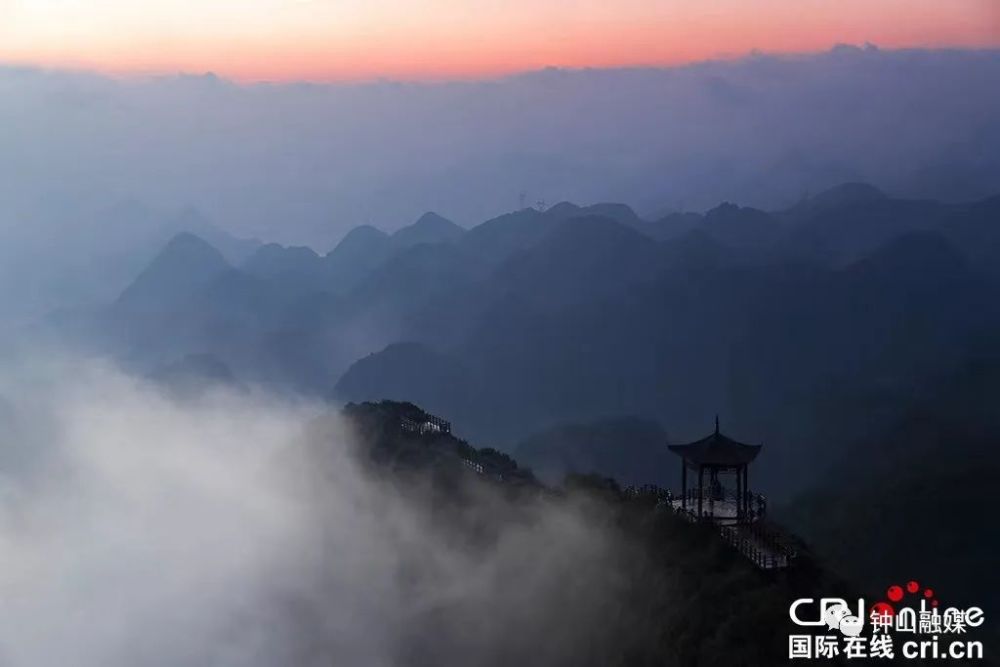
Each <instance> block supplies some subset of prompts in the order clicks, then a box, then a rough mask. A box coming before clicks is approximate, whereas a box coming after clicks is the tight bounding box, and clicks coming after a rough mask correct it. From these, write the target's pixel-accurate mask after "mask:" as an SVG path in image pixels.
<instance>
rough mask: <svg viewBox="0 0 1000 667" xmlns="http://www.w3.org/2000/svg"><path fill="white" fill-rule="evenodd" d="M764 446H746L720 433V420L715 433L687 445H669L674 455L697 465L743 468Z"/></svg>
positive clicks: (717, 421)
mask: <svg viewBox="0 0 1000 667" xmlns="http://www.w3.org/2000/svg"><path fill="white" fill-rule="evenodd" d="M762 446H763V445H746V444H743V443H742V442H737V441H736V440H733V439H732V438H730V437H728V436H725V435H723V434H722V433H720V432H719V419H718V417H716V419H715V433H712V434H711V435H709V436H707V437H704V438H702V439H701V440H696V441H694V442H692V443H689V444H686V445H667V447H668V448H669V449H670V451H672V452H673V453H675V454H677V455H678V456H680V457H682V458H683V459H684V460H685V461H690V462H692V463H695V464H697V465H717V466H741V465H746V464H747V463H750V462H751V461H753V460H754V459H755V458H757V455H758V454H759V453H760V448H761V447H762Z"/></svg>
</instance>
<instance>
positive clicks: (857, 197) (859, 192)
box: [804, 182, 888, 209]
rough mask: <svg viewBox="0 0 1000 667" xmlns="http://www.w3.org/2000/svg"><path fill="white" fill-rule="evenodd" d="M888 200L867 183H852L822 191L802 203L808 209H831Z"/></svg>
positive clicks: (882, 193)
mask: <svg viewBox="0 0 1000 667" xmlns="http://www.w3.org/2000/svg"><path fill="white" fill-rule="evenodd" d="M882 199H888V196H887V195H886V194H885V193H884V192H882V191H881V190H879V189H878V188H876V187H875V186H874V185H870V184H868V183H860V182H852V183H842V184H840V185H836V186H834V187H832V188H830V189H829V190H824V191H823V192H820V193H819V194H818V195H816V196H814V197H810V198H809V199H807V200H806V201H805V202H804V203H805V204H806V205H807V206H809V207H810V208H822V209H827V208H833V207H837V206H848V205H853V204H862V203H867V202H872V201H879V200H882Z"/></svg>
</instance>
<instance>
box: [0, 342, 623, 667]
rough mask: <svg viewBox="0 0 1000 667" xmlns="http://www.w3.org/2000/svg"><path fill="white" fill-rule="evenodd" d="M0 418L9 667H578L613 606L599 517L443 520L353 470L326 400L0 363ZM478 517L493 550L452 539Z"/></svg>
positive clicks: (0, 527)
mask: <svg viewBox="0 0 1000 667" xmlns="http://www.w3.org/2000/svg"><path fill="white" fill-rule="evenodd" d="M0 407H2V409H0V422H2V424H0V428H2V432H3V433H4V438H3V440H2V441H0V443H2V444H0V598H2V600H3V604H0V664H2V665H4V666H5V667H21V666H30V667H63V666H64V665H68V664H72V665H76V666H79V667H91V666H94V667H97V666H101V667H114V666H116V665H121V666H123V667H124V666H126V665H137V664H141V665H147V666H148V665H180V664H190V665H193V664H200V665H278V664H297V665H313V664H316V665H320V664H323V665H328V664H352V665H397V664H441V663H442V662H446V663H453V664H459V663H462V664H501V663H503V662H509V661H510V660H523V659H525V658H526V657H527V656H528V655H536V656H537V655H538V653H537V651H538V650H539V647H543V648H544V650H545V651H547V652H549V653H550V654H549V655H546V656H545V661H547V662H550V663H559V662H564V661H568V660H571V659H579V658H581V657H584V656H583V655H582V654H580V651H581V650H582V649H581V647H580V642H579V641H578V637H579V636H580V635H579V633H580V632H581V631H587V632H593V633H595V634H594V636H595V637H596V636H599V634H600V632H599V630H600V628H599V627H598V626H597V623H596V614H597V613H598V612H599V611H600V610H601V609H602V604H601V602H602V600H604V599H605V597H606V596H609V595H613V594H614V590H615V582H614V579H613V575H612V574H611V571H612V568H609V567H608V566H609V564H610V563H612V562H614V559H615V558H616V556H615V549H614V548H613V547H612V542H611V540H610V539H609V538H608V536H607V535H606V534H605V533H604V532H603V529H602V528H601V527H600V525H601V524H600V522H599V521H593V518H592V517H591V518H586V517H585V516H584V515H583V514H582V513H578V512H577V511H576V510H575V509H573V508H571V507H569V506H568V505H564V504H560V505H552V504H549V503H541V502H539V503H538V504H536V505H531V506H527V507H521V508H519V509H517V510H516V512H515V513H516V514H517V517H516V518H513V517H512V514H511V512H512V511H514V510H512V509H511V508H510V507H509V506H508V505H507V504H505V503H504V502H500V501H499V500H498V499H496V498H493V497H492V496H491V495H490V494H488V493H485V490H484V491H483V493H484V495H483V497H482V499H481V503H482V505H481V506H478V505H477V506H476V507H472V506H470V507H468V508H461V507H457V508H454V512H453V514H452V511H451V510H448V511H445V512H444V513H443V514H441V513H439V515H437V516H435V514H432V513H430V512H428V511H427V508H426V505H425V504H424V503H423V502H422V501H421V492H420V490H419V485H417V486H416V487H410V486H408V485H398V484H395V483H392V482H391V481H388V480H387V479H382V478H381V477H373V476H372V475H371V473H370V472H366V471H365V469H364V467H363V466H359V465H358V463H357V462H356V459H355V458H354V456H353V454H352V451H353V450H352V446H351V444H350V442H351V436H350V433H349V431H348V430H347V429H346V428H345V427H344V425H343V424H341V423H340V422H339V420H338V419H337V418H336V417H335V416H331V415H330V414H328V413H327V414H326V416H325V417H322V419H321V420H320V421H316V419H317V418H318V417H320V416H321V415H323V414H324V413H325V411H324V408H323V407H322V406H318V405H314V404H302V403H297V402H293V401H289V400H286V399H283V398H281V397H275V396H273V395H266V394H263V393H257V392H254V391H249V392H244V393H239V394H232V393H209V394H206V395H204V396H201V397H199V398H195V399H191V398H186V399H181V398H176V397H170V396H167V395H165V394H163V393H161V392H160V391H159V390H158V389H157V388H156V387H155V386H152V385H150V384H149V383H147V382H145V381H143V380H137V379H135V378H131V377H128V376H126V375H123V374H122V373H120V372H119V371H116V370H115V369H114V368H112V367H110V366H109V365H107V364H104V363H101V362H95V361H79V360H75V361H65V360H63V361H59V362H48V363H33V364H24V365H23V366H21V367H20V370H13V369H11V368H10V367H7V368H5V369H4V370H3V372H2V374H0ZM306 425H311V426H310V427H309V428H306ZM477 493H478V492H477ZM477 512H482V513H483V516H480V517H477V518H476V519H475V522H480V521H482V519H483V517H486V518H487V519H488V520H487V522H486V523H487V525H492V526H493V529H492V530H495V534H493V535H492V536H491V537H489V538H488V539H485V540H481V541H480V540H470V539H469V536H468V533H467V532H466V531H465V528H461V527H459V524H462V523H464V521H465V520H464V519H463V518H462V517H463V516H464V515H465V514H466V513H477ZM444 515H447V516H453V517H454V518H453V519H448V520H443V519H442V518H441V517H442V516H444ZM475 522H472V523H475ZM487 532H491V531H487ZM584 648H585V647H584Z"/></svg>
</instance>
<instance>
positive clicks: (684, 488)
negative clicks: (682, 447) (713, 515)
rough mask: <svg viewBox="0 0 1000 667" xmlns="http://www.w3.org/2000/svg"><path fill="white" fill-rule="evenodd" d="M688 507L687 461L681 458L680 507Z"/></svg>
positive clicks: (684, 508)
mask: <svg viewBox="0 0 1000 667" xmlns="http://www.w3.org/2000/svg"><path fill="white" fill-rule="evenodd" d="M687 508H688V462H687V461H686V460H685V459H681V509H683V510H686V509H687Z"/></svg>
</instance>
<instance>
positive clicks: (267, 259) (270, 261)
mask: <svg viewBox="0 0 1000 667" xmlns="http://www.w3.org/2000/svg"><path fill="white" fill-rule="evenodd" d="M242 269H243V270H244V271H246V272H247V273H249V274H251V275H254V276H257V277H260V278H269V279H279V280H290V281H300V282H301V283H302V284H303V286H306V285H309V284H311V283H314V282H317V281H319V280H321V277H320V276H321V272H322V269H323V265H322V262H321V260H320V257H319V255H317V254H316V253H315V252H314V251H313V250H312V248H305V247H301V246H292V247H287V248H286V247H284V246H280V245H278V244H277V243H268V244H266V245H263V246H261V247H260V248H258V249H257V251H256V252H254V254H253V255H251V256H250V258H249V259H247V261H246V262H244V264H243V265H242Z"/></svg>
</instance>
